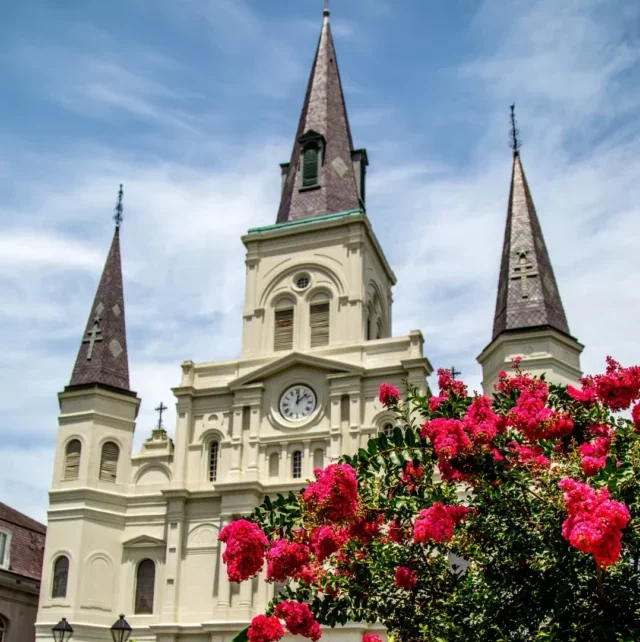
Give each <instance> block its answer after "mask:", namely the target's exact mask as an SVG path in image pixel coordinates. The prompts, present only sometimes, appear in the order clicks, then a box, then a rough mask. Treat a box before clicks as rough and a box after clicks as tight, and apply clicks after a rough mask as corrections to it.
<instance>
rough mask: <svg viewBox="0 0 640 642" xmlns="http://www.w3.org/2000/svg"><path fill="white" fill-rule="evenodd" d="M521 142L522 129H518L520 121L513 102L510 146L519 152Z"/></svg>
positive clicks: (514, 151) (515, 151) (515, 152)
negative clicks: (517, 118)
mask: <svg viewBox="0 0 640 642" xmlns="http://www.w3.org/2000/svg"><path fill="white" fill-rule="evenodd" d="M521 144H522V141H521V140H520V130H519V129H518V121H517V120H516V106H515V104H513V105H511V132H510V136H509V147H511V149H512V150H513V153H514V154H517V153H518V150H519V149H520V145H521Z"/></svg>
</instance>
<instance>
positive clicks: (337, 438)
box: [327, 394, 342, 462]
mask: <svg viewBox="0 0 640 642" xmlns="http://www.w3.org/2000/svg"><path fill="white" fill-rule="evenodd" d="M340 399H341V396H340V395H339V394H337V395H332V396H331V401H330V404H331V405H330V408H329V414H330V417H329V420H330V422H331V428H330V433H331V437H330V439H331V441H330V445H329V452H328V453H327V457H328V459H329V461H330V462H335V461H337V460H338V459H339V458H340V455H341V452H340V451H341V450H342V435H341V431H340Z"/></svg>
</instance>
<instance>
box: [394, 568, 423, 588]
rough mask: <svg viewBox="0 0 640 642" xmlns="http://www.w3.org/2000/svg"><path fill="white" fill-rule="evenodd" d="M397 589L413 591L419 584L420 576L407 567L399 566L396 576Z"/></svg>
mask: <svg viewBox="0 0 640 642" xmlns="http://www.w3.org/2000/svg"><path fill="white" fill-rule="evenodd" d="M394 582H395V585H396V588H401V589H407V590H409V591H411V590H412V589H413V588H415V586H416V584H417V583H418V576H417V575H416V572H415V571H412V570H411V569H410V568H407V567H406V566H399V567H398V568H397V569H396V574H395V576H394Z"/></svg>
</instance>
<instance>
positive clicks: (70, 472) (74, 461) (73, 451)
mask: <svg viewBox="0 0 640 642" xmlns="http://www.w3.org/2000/svg"><path fill="white" fill-rule="evenodd" d="M81 452H82V445H81V444H80V441H79V440H78V439H72V440H71V441H70V442H69V443H68V444H67V451H66V453H65V458H64V477H63V479H64V480H65V481H71V480H72V479H78V475H79V474H80V453H81Z"/></svg>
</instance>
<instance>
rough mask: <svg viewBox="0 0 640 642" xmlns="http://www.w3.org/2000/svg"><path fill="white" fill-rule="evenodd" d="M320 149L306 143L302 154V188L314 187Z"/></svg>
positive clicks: (314, 144)
mask: <svg viewBox="0 0 640 642" xmlns="http://www.w3.org/2000/svg"><path fill="white" fill-rule="evenodd" d="M319 161H320V147H319V146H318V144H317V143H308V144H307V145H306V146H305V148H304V151H303V152H302V187H315V186H316V185H317V184H318V177H319V173H320V172H319V169H320V167H319Z"/></svg>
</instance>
